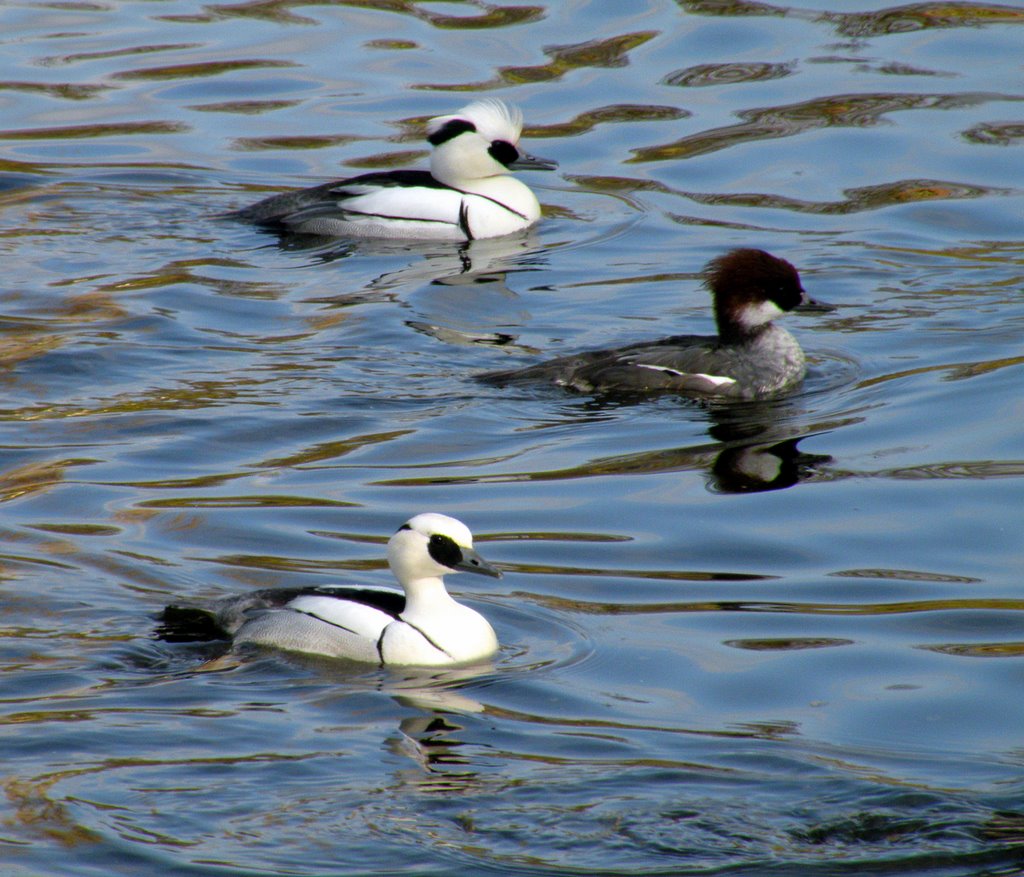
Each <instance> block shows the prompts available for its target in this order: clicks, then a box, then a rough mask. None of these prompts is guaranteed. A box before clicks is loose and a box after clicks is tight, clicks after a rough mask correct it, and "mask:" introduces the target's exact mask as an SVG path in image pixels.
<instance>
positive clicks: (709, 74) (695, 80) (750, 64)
mask: <svg viewBox="0 0 1024 877" xmlns="http://www.w3.org/2000/svg"><path fill="white" fill-rule="evenodd" d="M795 71H796V63H795V62H793V61H790V62H788V63H786V64H771V63H759V62H757V61H742V62H732V63H728V64H696V65H694V66H693V67H685V68H683V69H682V70H676V71H675V72H673V73H669V74H668V76H666V77H665V78H664V79H663V80H662V84H663V85H678V86H681V87H684V88H700V87H703V86H706V85H734V84H736V83H739V82H762V81H764V80H767V79H782V78H783V77H785V76H790V75H792V74H793V73H794V72H795Z"/></svg>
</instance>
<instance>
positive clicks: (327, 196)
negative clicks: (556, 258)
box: [230, 99, 556, 241]
mask: <svg viewBox="0 0 1024 877" xmlns="http://www.w3.org/2000/svg"><path fill="white" fill-rule="evenodd" d="M522 129H523V116H522V113H521V112H520V111H519V110H518V109H517V108H515V107H510V106H509V105H507V104H505V103H504V102H502V101H500V100H496V99H487V100H479V101H474V102H473V103H471V104H468V105H467V106H465V107H463V108H462V109H461V110H459V111H458V112H457V113H454V114H452V115H450V116H438V117H437V118H434V119H431V120H430V122H429V123H428V124H427V140H428V141H429V142H430V144H431V145H432V146H433V147H434V151H433V153H432V154H431V156H430V170H429V171H422V170H397V171H381V172H377V173H369V174H362V175H360V176H357V177H350V178H348V179H345V180H336V181H335V182H332V183H325V184H323V185H321V186H314V187H313V188H310V189H301V190H299V191H296V192H285V193H283V194H281V195H273V196H271V197H270V198H266V199H264V200H263V201H260V202H258V203H256V204H253V205H252V206H251V207H246V208H244V209H242V210H239V211H236V212H235V213H232V214H230V216H232V217H234V218H236V219H241V220H245V221H249V222H254V223H256V224H258V225H262V226H265V227H270V228H274V229H277V230H280V231H292V232H300V233H303V234H314V235H324V236H332V237H337V236H340V237H350V238H391V239H413V240H416V239H418V240H450V241H465V240H475V239H477V238H491V237H498V236H499V235H506V234H511V233H512V232H516V231H520V230H522V229H525V228H528V227H529V226H531V225H533V224H534V223H535V222H536V221H537V220H538V219H540V204H539V203H538V201H537V197H536V196H535V195H534V194H533V192H531V191H530V189H529V187H527V186H526V185H524V184H523V183H521V182H520V181H519V180H517V179H515V178H513V177H512V176H510V171H512V170H518V169H525V168H533V169H536V170H552V169H553V168H554V167H555V166H556V165H555V163H554V162H551V161H547V160H546V159H541V158H535V157H534V156H531V155H528V154H527V153H525V152H521V151H520V149H519V135H520V134H521V133H522Z"/></svg>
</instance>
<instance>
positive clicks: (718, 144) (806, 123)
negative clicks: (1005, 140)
mask: <svg viewBox="0 0 1024 877" xmlns="http://www.w3.org/2000/svg"><path fill="white" fill-rule="evenodd" d="M1003 100H1020V98H1017V97H1013V96H1008V95H999V94H984V93H981V94H974V93H965V94H913V93H898V92H894V93H885V92H866V93H862V94H840V95H828V96H825V97H816V98H812V99H811V100H806V101H800V102H798V103H795V104H784V105H782V106H777V107H764V108H761V109H750V110H741V111H740V112H738V113H737V115H738V116H739V117H740V118H741V119H742V120H743V121H742V122H740V123H738V124H736V125H726V126H725V127H722V128H712V129H711V130H709V131H700V132H698V133H696V134H690V135H688V136H686V137H682V138H680V139H679V140H674V141H672V142H671V143H665V144H662V145H660V146H644V147H640V148H637V149H634V150H633V157H632V158H630V159H628V161H629V162H632V163H644V162H653V161H674V160H676V159H681V158H691V157H693V156H697V155H706V154H708V153H711V152H717V151H718V150H720V149H726V148H728V147H730V146H736V145H738V144H740V143H747V142H749V141H751V140H773V139H776V138H779V137H795V136H797V135H799V134H803V133H805V132H807V131H813V130H817V129H820V128H832V127H839V128H867V127H871V126H874V125H878V124H879V123H880V122H881V121H882V118H883V117H884V116H885V115H886V114H887V113H894V112H900V111H904V110H949V109H963V108H965V107H972V106H978V105H981V104H985V103H989V102H992V101H1003Z"/></svg>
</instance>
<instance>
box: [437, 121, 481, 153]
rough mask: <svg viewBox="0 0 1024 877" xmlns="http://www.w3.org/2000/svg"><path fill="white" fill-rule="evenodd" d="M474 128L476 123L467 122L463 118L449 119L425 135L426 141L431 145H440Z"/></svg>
mask: <svg viewBox="0 0 1024 877" xmlns="http://www.w3.org/2000/svg"><path fill="white" fill-rule="evenodd" d="M475 130H476V125H474V124H473V123H472V122H467V121H466V120H465V119H449V120H448V121H447V122H445V123H444V124H443V125H442V126H441V127H440V128H438V129H437V130H436V131H435V132H434V133H433V134H431V135H430V136H429V137H427V142H428V143H429V144H430V145H431V146H440V145H441V144H442V143H447V142H448V141H449V140H451V139H452V138H453V137H458V136H459V135H460V134H465V133H466V132H467V131H475Z"/></svg>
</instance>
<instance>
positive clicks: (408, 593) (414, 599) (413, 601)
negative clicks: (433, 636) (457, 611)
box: [402, 576, 455, 618]
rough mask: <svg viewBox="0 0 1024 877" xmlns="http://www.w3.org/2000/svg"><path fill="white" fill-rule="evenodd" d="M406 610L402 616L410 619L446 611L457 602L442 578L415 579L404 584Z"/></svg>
mask: <svg viewBox="0 0 1024 877" xmlns="http://www.w3.org/2000/svg"><path fill="white" fill-rule="evenodd" d="M404 588H405V609H404V610H403V611H402V615H403V616H406V617H410V618H415V617H416V616H426V615H432V614H434V613H436V612H439V611H444V610H445V609H446V608H447V607H449V606H451V605H452V604H453V603H454V602H455V601H454V600H453V599H452V597H451V595H450V594H449V593H448V591H447V589H446V588H445V586H444V579H442V578H441V577H440V576H430V577H428V578H422V579H414V580H413V581H411V582H406V583H405V584H404Z"/></svg>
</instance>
